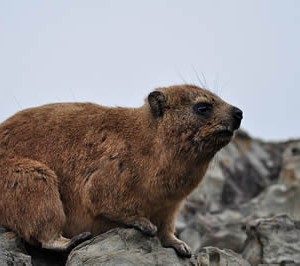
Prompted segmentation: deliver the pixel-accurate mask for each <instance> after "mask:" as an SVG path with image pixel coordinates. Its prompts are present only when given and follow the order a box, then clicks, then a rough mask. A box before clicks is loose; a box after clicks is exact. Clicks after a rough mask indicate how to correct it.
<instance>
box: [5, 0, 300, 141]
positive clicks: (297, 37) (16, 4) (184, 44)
mask: <svg viewBox="0 0 300 266" xmlns="http://www.w3.org/2000/svg"><path fill="white" fill-rule="evenodd" d="M0 36H1V39H0V106H1V109H0V111H1V112H0V121H3V120H4V119H6V118H7V117H9V116H10V115H12V114H14V113H15V112H16V111H18V110H20V109H23V108H27V107H31V106H37V105H41V104H45V103H50V102H64V101H90V102H97V103H100V104H103V105H110V106H140V105H142V104H143V100H144V98H145V97H146V96H147V94H148V93H149V92H150V91H151V90H152V89H154V88H156V87H160V86H168V85H172V84H181V83H185V82H187V83H195V84H198V85H199V84H200V83H199V81H198V79H197V74H198V76H199V77H200V78H201V79H202V82H203V83H206V84H204V85H205V86H207V87H208V88H209V89H211V90H212V91H214V92H216V93H217V94H219V95H220V96H221V97H223V98H224V99H225V100H226V101H228V102H230V103H232V104H234V105H236V106H238V107H240V108H241V109H243V111H244V120H243V127H244V128H245V129H246V130H247V131H248V132H249V133H250V134H251V135H253V136H255V137H261V138H264V139H267V140H278V139H287V138H290V137H300V121H299V114H300V112H299V105H300V1H299V0H294V1H292V0H263V1H262V0H247V1H246V0H244V1H243V0H235V1H233V0H226V1H225V0H223V1H221V0H220V1H213V0H206V1H201V0H195V1H192V0H170V1H164V0H148V1H146V0H135V1H134V0H126V1H125V0H119V1H105V0H95V1H89V0H85V1H83V0H81V1H79V0H78V1H75V0H72V1H31V0H27V1H14V0H9V1H8V0H7V1H5V0H0ZM196 73H197V74H196Z"/></svg>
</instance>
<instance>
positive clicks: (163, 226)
mask: <svg viewBox="0 0 300 266" xmlns="http://www.w3.org/2000/svg"><path fill="white" fill-rule="evenodd" d="M179 208H180V204H177V205H176V206H173V207H170V208H168V209H167V210H163V211H161V212H159V213H158V214H157V217H156V221H157V226H158V237H159V239H160V241H161V244H162V246H163V247H166V248H173V249H175V251H176V253H177V254H178V255H179V256H181V257H187V258H190V257H191V256H192V251H191V248H190V247H189V246H188V245H187V244H186V243H185V242H183V241H182V240H180V239H178V238H177V237H176V236H175V221H176V217H177V214H178V211H179Z"/></svg>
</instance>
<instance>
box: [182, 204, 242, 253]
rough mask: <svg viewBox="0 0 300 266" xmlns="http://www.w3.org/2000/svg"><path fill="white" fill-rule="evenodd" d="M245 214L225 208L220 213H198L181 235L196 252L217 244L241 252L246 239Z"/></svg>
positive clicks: (219, 246)
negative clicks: (244, 228)
mask: <svg viewBox="0 0 300 266" xmlns="http://www.w3.org/2000/svg"><path fill="white" fill-rule="evenodd" d="M243 227H244V222H243V216H242V215H241V214H240V213H239V212H236V211H232V210H225V211H224V212H222V213H219V214H208V213H207V214H206V215H205V216H204V215H201V214H198V215H197V216H195V217H194V218H193V219H192V220H191V221H190V222H189V223H188V224H187V226H186V228H185V230H183V231H182V232H181V233H180V234H179V237H180V239H182V240H183V241H185V242H186V243H187V244H188V245H190V247H191V248H192V250H193V251H194V252H195V251H197V250H198V249H199V248H202V247H206V246H215V247H218V248H226V249H232V250H233V251H236V252H241V251H242V247H243V245H244V242H245V240H246V232H245V231H244V230H243Z"/></svg>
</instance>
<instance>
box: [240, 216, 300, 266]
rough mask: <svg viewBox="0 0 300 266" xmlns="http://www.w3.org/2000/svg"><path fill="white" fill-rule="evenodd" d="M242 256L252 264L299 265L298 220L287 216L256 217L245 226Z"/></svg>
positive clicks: (299, 238) (299, 228) (299, 234)
mask: <svg viewBox="0 0 300 266" xmlns="http://www.w3.org/2000/svg"><path fill="white" fill-rule="evenodd" d="M247 235H248V239H247V242H246V245H245V248H244V252H243V257H244V258H245V259H247V260H248V261H249V262H250V263H251V264H252V265H258V264H262V263H264V264H280V265H282V264H284V263H286V264H287V263H289V264H294V265H300V222H299V221H298V222H295V221H292V220H291V219H290V218H289V217H288V216H286V215H283V216H277V217H274V218H269V219H258V220H256V221H253V222H252V223H250V224H248V226H247Z"/></svg>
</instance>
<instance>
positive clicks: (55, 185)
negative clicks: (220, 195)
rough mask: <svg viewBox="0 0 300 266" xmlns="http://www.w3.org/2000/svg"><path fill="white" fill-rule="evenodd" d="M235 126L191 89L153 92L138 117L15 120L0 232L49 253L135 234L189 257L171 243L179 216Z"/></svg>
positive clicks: (227, 109) (182, 246)
mask: <svg viewBox="0 0 300 266" xmlns="http://www.w3.org/2000/svg"><path fill="white" fill-rule="evenodd" d="M241 119H242V111H241V110H240V109H238V108H236V107H233V106H231V105H229V104H228V103H226V102H224V101H223V100H222V99H220V98H219V97H218V96H216V95H214V94H213V93H211V92H210V91H207V90H204V89H201V88H199V87H196V86H192V85H182V86H171V87H167V88H159V89H157V90H155V91H153V92H151V93H150V94H149V96H148V97H147V99H146V101H145V104H144V105H143V106H142V107H140V108H109V107H104V106H100V105H97V104H91V103H65V104H61V103H60V104H50V105H44V106H41V107H37V108H31V109H27V110H24V111H21V112H19V113H17V114H16V115H14V116H12V117H11V118H9V119H7V120H6V121H4V122H3V123H2V124H1V125H0V224H1V225H3V226H5V227H7V228H9V229H10V230H12V231H14V232H15V233H17V234H19V235H20V236H22V237H23V238H24V239H25V240H26V241H27V242H29V243H33V244H40V245H41V246H42V247H44V248H50V249H60V248H66V247H69V246H70V245H72V243H73V244H74V241H75V242H76V241H78V239H80V238H82V239H84V238H86V237H87V235H84V234H83V236H82V235H81V237H79V238H78V237H77V238H76V236H78V235H79V236H80V234H81V233H83V232H91V233H92V235H97V234H101V233H103V232H106V231H107V230H109V229H111V228H114V227H119V226H121V227H135V228H137V229H139V230H141V231H142V232H144V233H145V234H147V235H151V236H153V235H157V236H158V237H159V239H160V240H161V243H162V245H163V246H165V247H172V248H174V249H175V250H176V252H177V253H178V254H179V255H181V256H186V257H189V256H191V251H190V248H189V247H188V245H187V244H186V243H184V242H183V241H181V240H179V239H178V238H177V237H176V236H175V235H174V231H175V219H176V216H177V213H178V210H179V208H180V205H181V203H182V202H183V200H184V199H185V198H186V197H187V195H189V194H190V193H191V192H192V190H193V189H194V188H196V186H198V184H199V183H200V182H201V180H202V178H203V176H204V174H205V172H206V170H207V167H208V165H209V162H210V161H211V159H212V158H213V156H214V155H215V153H216V152H217V151H218V150H220V149H221V148H222V147H224V146H225V145H227V144H228V143H229V142H230V140H231V138H232V136H233V133H234V131H235V130H236V129H238V127H239V126H240V123H241ZM74 239H75V240H74Z"/></svg>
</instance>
